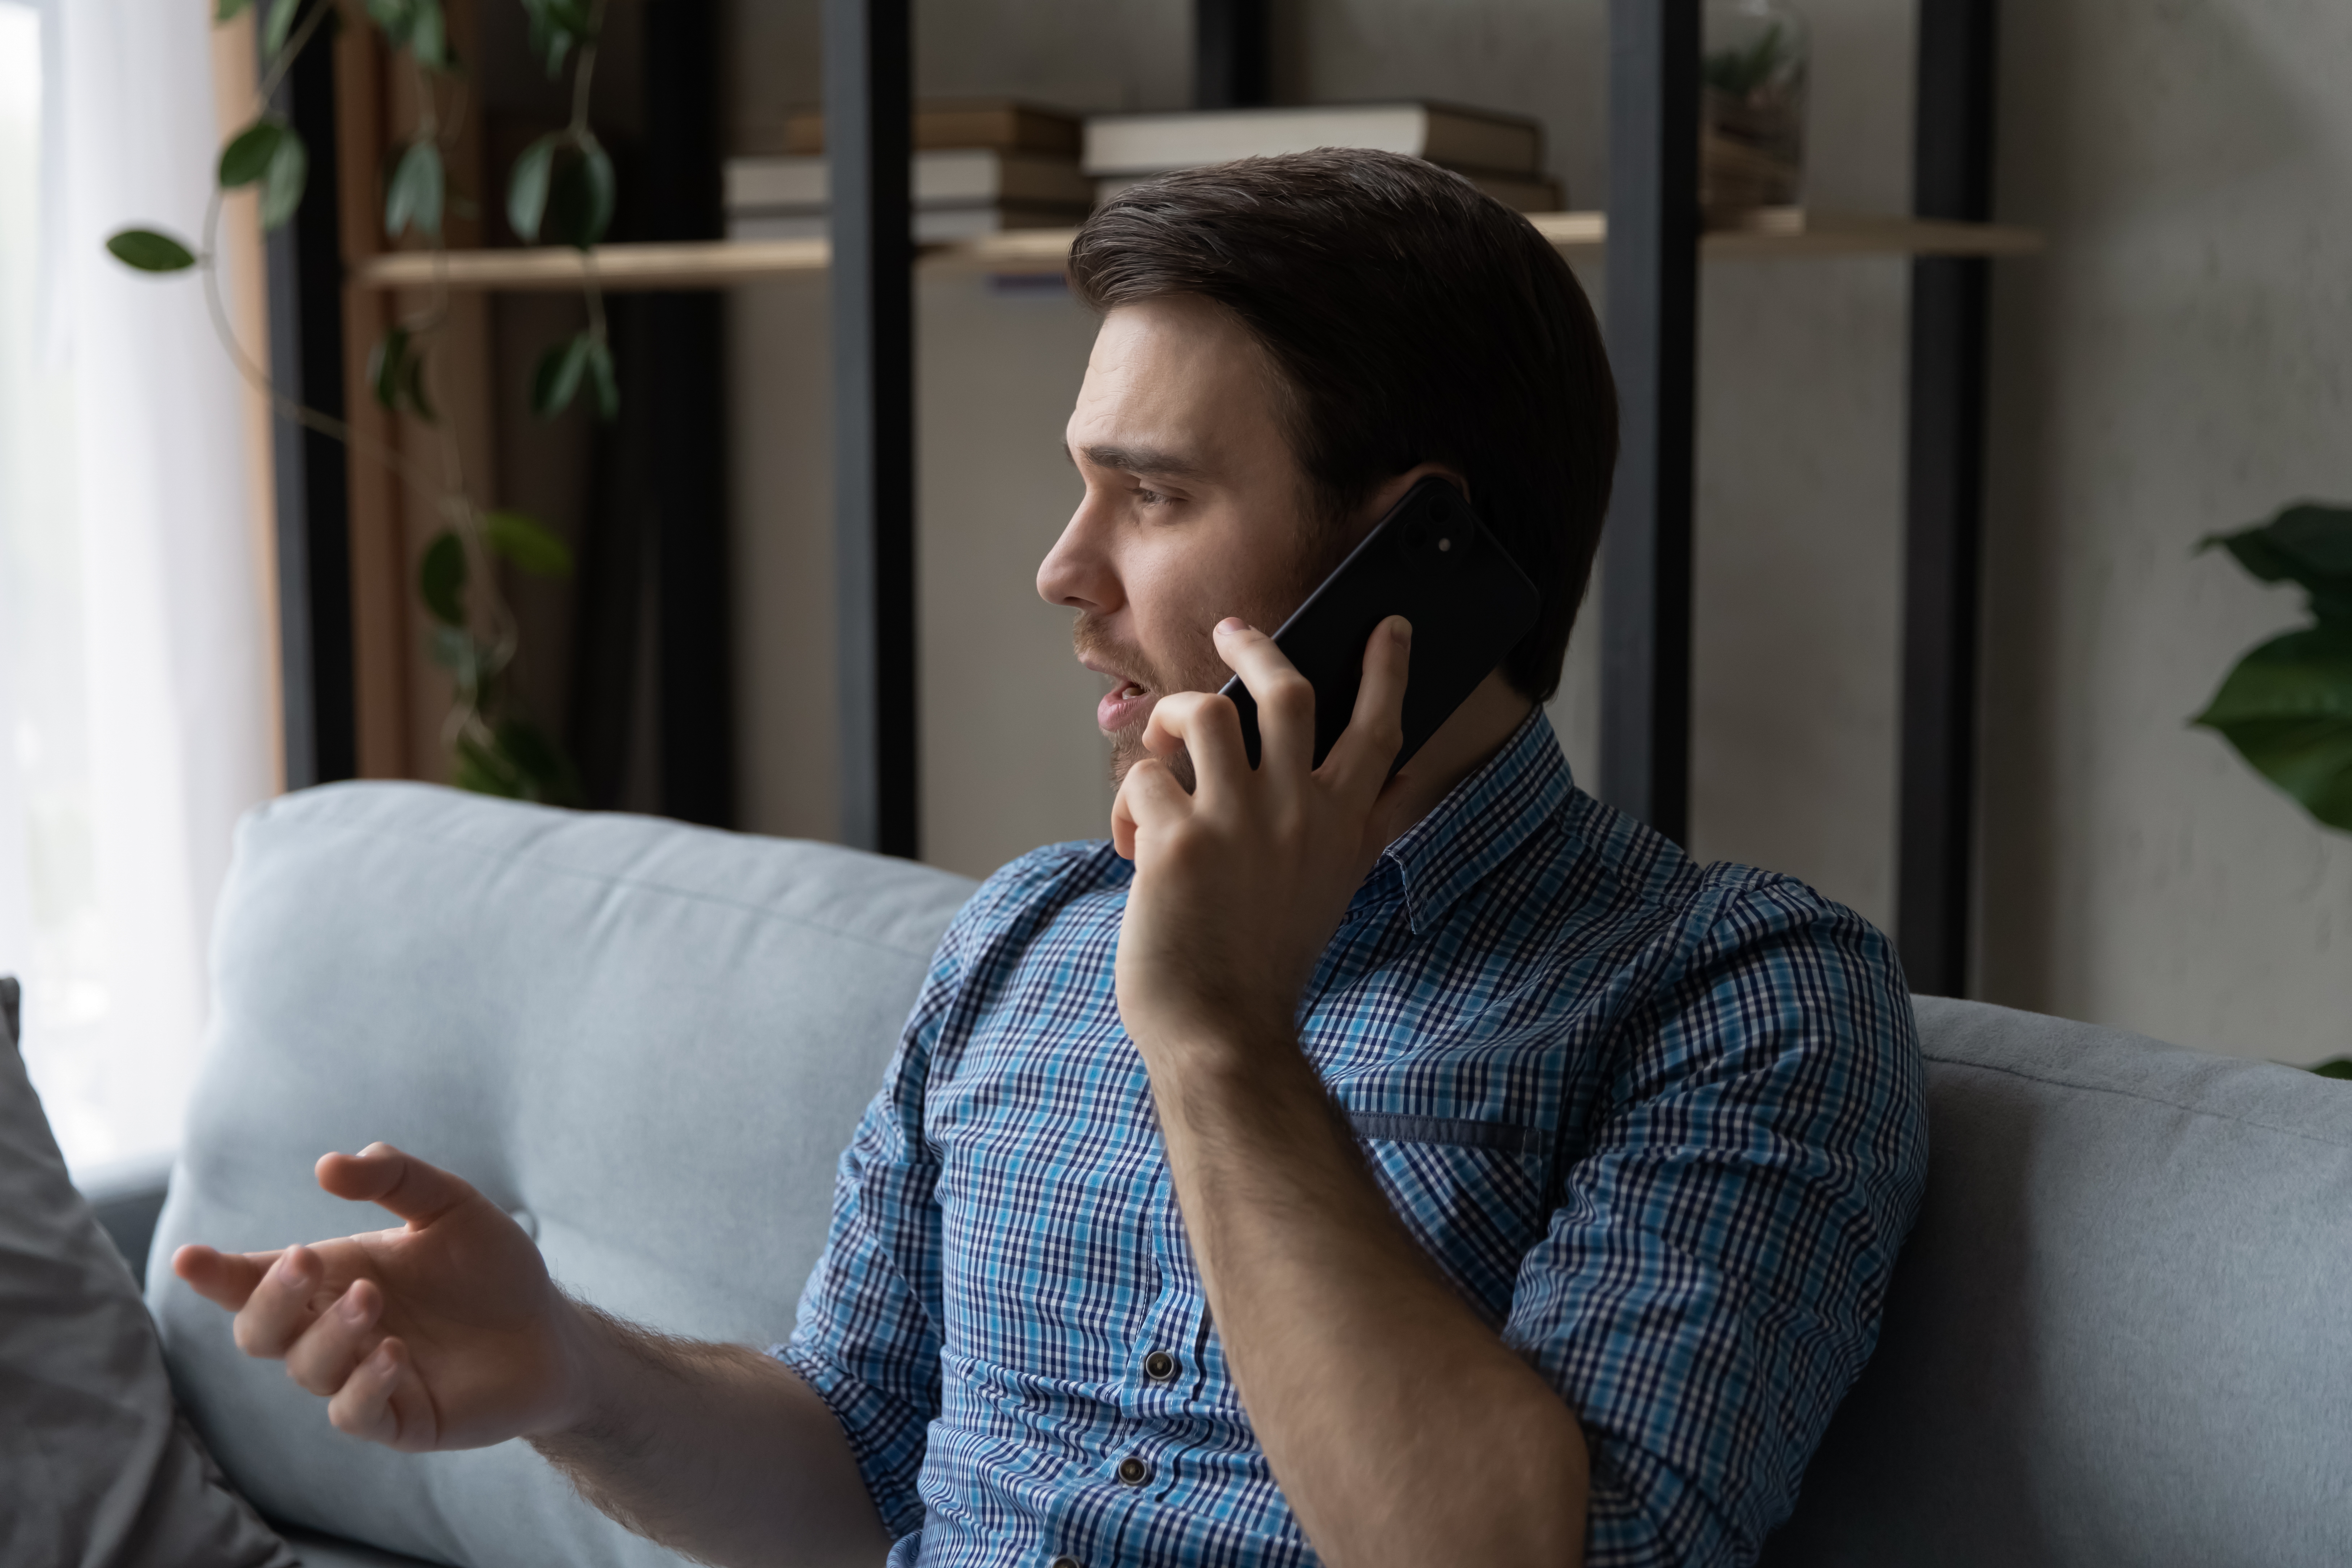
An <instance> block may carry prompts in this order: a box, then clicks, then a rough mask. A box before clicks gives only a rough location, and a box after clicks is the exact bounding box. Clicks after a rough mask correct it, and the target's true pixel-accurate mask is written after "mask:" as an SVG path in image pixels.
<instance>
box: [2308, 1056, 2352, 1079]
mask: <svg viewBox="0 0 2352 1568" xmlns="http://www.w3.org/2000/svg"><path fill="white" fill-rule="evenodd" d="M2311 1070H2312V1071H2313V1072H2314V1073H2315V1074H2317V1075H2318V1076H2319V1077H2321V1078H2341V1079H2352V1057H2337V1058H2336V1059H2335V1060H2333V1061H2325V1062H2322V1063H2320V1064H2319V1065H2318V1066H2317V1067H2315V1068H2312V1069H2311Z"/></svg>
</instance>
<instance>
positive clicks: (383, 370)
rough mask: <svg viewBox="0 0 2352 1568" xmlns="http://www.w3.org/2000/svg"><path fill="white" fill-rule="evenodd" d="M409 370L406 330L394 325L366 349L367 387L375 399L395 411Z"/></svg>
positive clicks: (396, 411) (398, 405) (398, 407)
mask: <svg viewBox="0 0 2352 1568" xmlns="http://www.w3.org/2000/svg"><path fill="white" fill-rule="evenodd" d="M407 369H408V329H407V328H406V327H394V328H393V329H392V330H391V331H388V332H386V333H384V335H383V339H382V341H380V342H377V344H376V345H375V347H373V348H372V349H370V350H369V351H368V363H367V381H368V386H369V387H370V388H371V389H372V390H373V392H374V393H375V400H376V402H378V403H380V404H382V405H383V406H384V407H386V408H389V409H391V410H392V411H393V412H394V413H395V414H397V413H398V412H399V411H400V391H401V385H402V381H403V378H404V376H405V375H406V374H407Z"/></svg>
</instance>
